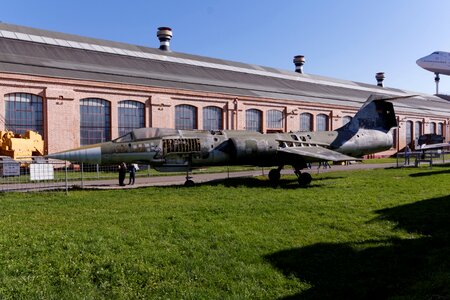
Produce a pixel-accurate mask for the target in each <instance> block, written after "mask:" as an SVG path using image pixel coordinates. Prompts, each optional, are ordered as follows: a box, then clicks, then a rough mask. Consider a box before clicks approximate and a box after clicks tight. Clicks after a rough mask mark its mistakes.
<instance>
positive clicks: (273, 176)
mask: <svg viewBox="0 0 450 300" xmlns="http://www.w3.org/2000/svg"><path fill="white" fill-rule="evenodd" d="M280 178H281V174H280V171H278V169H272V170H270V171H269V180H270V182H272V183H278V181H280Z"/></svg>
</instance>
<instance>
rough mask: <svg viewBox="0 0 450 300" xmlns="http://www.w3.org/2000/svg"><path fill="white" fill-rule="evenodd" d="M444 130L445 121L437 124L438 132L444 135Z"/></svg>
mask: <svg viewBox="0 0 450 300" xmlns="http://www.w3.org/2000/svg"><path fill="white" fill-rule="evenodd" d="M443 131H444V124H443V123H438V124H437V134H439V135H442V134H443Z"/></svg>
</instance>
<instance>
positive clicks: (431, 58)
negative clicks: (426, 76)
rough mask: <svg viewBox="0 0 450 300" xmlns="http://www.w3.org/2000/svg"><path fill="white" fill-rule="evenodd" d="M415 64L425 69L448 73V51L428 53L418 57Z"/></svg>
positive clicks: (449, 54) (449, 55)
mask: <svg viewBox="0 0 450 300" xmlns="http://www.w3.org/2000/svg"><path fill="white" fill-rule="evenodd" d="M416 63H417V65H419V66H420V67H422V68H424V69H425V70H427V71H430V72H433V73H436V74H444V75H450V53H448V52H444V51H435V52H433V53H431V54H430V55H427V56H424V57H422V58H419V59H418V60H417V61H416Z"/></svg>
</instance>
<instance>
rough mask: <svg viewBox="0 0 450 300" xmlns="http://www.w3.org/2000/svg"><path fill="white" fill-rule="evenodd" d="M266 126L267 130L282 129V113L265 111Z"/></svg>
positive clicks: (273, 110)
mask: <svg viewBox="0 0 450 300" xmlns="http://www.w3.org/2000/svg"><path fill="white" fill-rule="evenodd" d="M266 126H267V128H268V129H280V128H283V112H282V111H280V110H275V109H272V110H269V111H267V121H266Z"/></svg>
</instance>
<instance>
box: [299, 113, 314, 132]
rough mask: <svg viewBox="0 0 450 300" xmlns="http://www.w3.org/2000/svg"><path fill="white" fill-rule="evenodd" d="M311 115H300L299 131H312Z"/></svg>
mask: <svg viewBox="0 0 450 300" xmlns="http://www.w3.org/2000/svg"><path fill="white" fill-rule="evenodd" d="M312 120H313V117H312V114H310V113H302V114H300V131H312Z"/></svg>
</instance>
